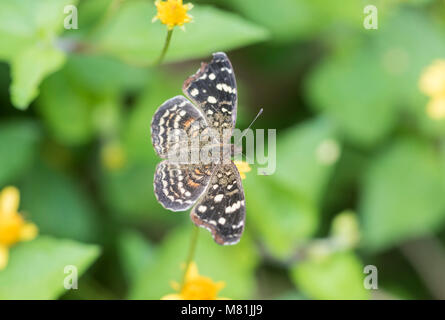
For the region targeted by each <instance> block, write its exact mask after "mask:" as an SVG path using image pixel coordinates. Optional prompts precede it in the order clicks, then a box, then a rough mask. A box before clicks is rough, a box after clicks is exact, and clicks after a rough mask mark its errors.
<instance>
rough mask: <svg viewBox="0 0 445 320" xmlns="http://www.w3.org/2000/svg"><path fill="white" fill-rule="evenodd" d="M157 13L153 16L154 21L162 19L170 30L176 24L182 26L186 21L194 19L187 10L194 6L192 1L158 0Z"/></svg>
mask: <svg viewBox="0 0 445 320" xmlns="http://www.w3.org/2000/svg"><path fill="white" fill-rule="evenodd" d="M155 5H156V9H158V13H157V15H156V16H155V17H154V18H153V22H154V21H156V20H158V19H159V20H160V21H161V22H162V23H163V24H165V25H166V26H167V27H168V30H171V29H173V28H174V27H176V26H179V27H182V26H183V25H184V23H188V22H190V21H192V16H190V15H188V14H187V11H189V10H191V9H192V8H193V5H192V4H191V3H187V4H182V0H167V1H161V0H156V2H155Z"/></svg>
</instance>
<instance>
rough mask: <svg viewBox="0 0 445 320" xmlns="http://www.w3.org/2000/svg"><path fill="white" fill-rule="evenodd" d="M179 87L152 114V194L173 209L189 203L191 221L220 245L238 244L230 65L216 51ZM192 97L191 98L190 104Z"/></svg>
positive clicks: (239, 197)
mask: <svg viewBox="0 0 445 320" xmlns="http://www.w3.org/2000/svg"><path fill="white" fill-rule="evenodd" d="M183 91H184V93H185V94H186V96H187V97H188V98H189V99H190V100H191V102H190V101H189V100H187V99H186V98H185V97H183V96H176V97H174V98H172V99H170V100H167V101H166V102H164V103H163V104H162V105H161V106H160V107H159V108H158V110H157V111H156V112H155V115H154V116H153V121H152V125H151V134H152V142H153V146H154V148H155V150H156V152H157V153H158V155H159V156H160V157H161V158H163V159H165V160H163V161H162V162H160V163H159V164H158V166H157V168H156V172H155V178H154V190H155V195H156V197H157V199H158V201H159V203H160V204H161V205H162V206H164V207H165V208H166V209H169V210H172V211H184V210H187V209H189V208H191V207H193V208H192V210H191V212H190V217H191V220H192V221H193V222H194V223H195V224H196V225H197V226H200V227H204V228H206V229H208V230H209V231H211V232H212V235H213V238H214V240H215V241H216V242H217V243H219V244H222V245H225V244H234V243H237V242H238V241H239V240H240V238H241V235H242V233H243V230H244V220H245V198H244V191H243V187H242V183H241V178H240V174H239V172H238V169H237V168H236V166H235V164H234V163H233V162H232V160H231V157H233V156H234V155H235V154H237V153H239V152H240V150H239V147H237V146H235V145H233V144H231V143H230V139H231V136H232V133H233V129H234V127H235V121H236V108H237V92H236V82H235V75H234V72H233V68H232V65H231V63H230V61H229V59H228V58H227V56H226V54H225V53H215V54H214V55H213V59H212V61H211V62H210V63H203V64H202V65H201V68H200V69H199V70H198V72H197V73H196V74H194V75H193V76H191V77H189V78H188V79H187V80H186V81H185V82H184V86H183ZM192 102H193V103H192Z"/></svg>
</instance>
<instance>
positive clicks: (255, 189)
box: [243, 174, 318, 259]
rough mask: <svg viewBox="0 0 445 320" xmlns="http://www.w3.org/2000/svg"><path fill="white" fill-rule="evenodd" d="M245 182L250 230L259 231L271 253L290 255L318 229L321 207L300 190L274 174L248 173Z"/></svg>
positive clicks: (247, 223)
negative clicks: (285, 185)
mask: <svg viewBox="0 0 445 320" xmlns="http://www.w3.org/2000/svg"><path fill="white" fill-rule="evenodd" d="M243 185H244V191H245V193H246V210H247V213H246V216H247V217H246V230H253V231H255V232H256V233H257V237H258V238H259V240H260V241H261V242H262V243H264V244H265V246H266V248H267V249H268V253H269V254H271V255H273V256H275V257H278V258H281V259H286V258H288V257H289V256H290V255H291V254H292V253H293V251H294V250H295V247H296V245H297V244H298V243H299V242H302V241H304V240H305V239H307V238H308V237H310V236H311V235H312V234H313V233H314V231H315V230H316V228H317V224H318V209H317V208H316V206H315V205H314V203H313V202H311V201H310V200H309V199H307V198H306V197H304V196H303V195H302V194H300V193H298V191H295V190H292V189H286V188H285V187H283V186H282V185H281V184H279V183H277V182H276V181H275V180H273V178H272V177H271V176H257V175H254V174H248V176H247V178H246V179H245V180H243Z"/></svg>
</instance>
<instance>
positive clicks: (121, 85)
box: [64, 54, 151, 95]
mask: <svg viewBox="0 0 445 320" xmlns="http://www.w3.org/2000/svg"><path fill="white" fill-rule="evenodd" d="M64 69H65V70H66V74H67V77H68V78H69V80H70V81H71V82H72V84H73V85H75V86H76V87H78V88H80V89H82V90H84V91H87V92H91V93H96V94H98V95H104V94H113V93H115V92H119V91H139V90H142V89H143V86H144V85H145V83H146V81H147V79H148V78H149V76H150V75H151V74H150V73H149V71H148V70H147V69H144V68H137V67H134V66H130V65H127V64H124V63H123V62H122V61H120V60H118V59H116V58H112V57H106V56H100V55H82V54H71V55H70V56H69V58H68V61H67V63H66V65H65V68H64ZM116 75H119V76H116Z"/></svg>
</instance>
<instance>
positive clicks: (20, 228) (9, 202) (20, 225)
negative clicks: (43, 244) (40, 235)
mask: <svg viewBox="0 0 445 320" xmlns="http://www.w3.org/2000/svg"><path fill="white" fill-rule="evenodd" d="M19 201H20V194H19V191H18V190H17V188H15V187H6V188H4V189H3V190H2V191H1V192H0V270H2V269H4V268H5V267H6V265H7V263H8V256H9V248H10V247H12V246H13V245H14V244H16V243H17V242H19V241H27V240H32V239H34V238H35V237H36V236H37V227H36V226H35V225H34V224H33V223H29V222H26V221H25V220H24V219H23V217H22V216H21V215H20V214H19V213H18V208H19Z"/></svg>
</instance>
